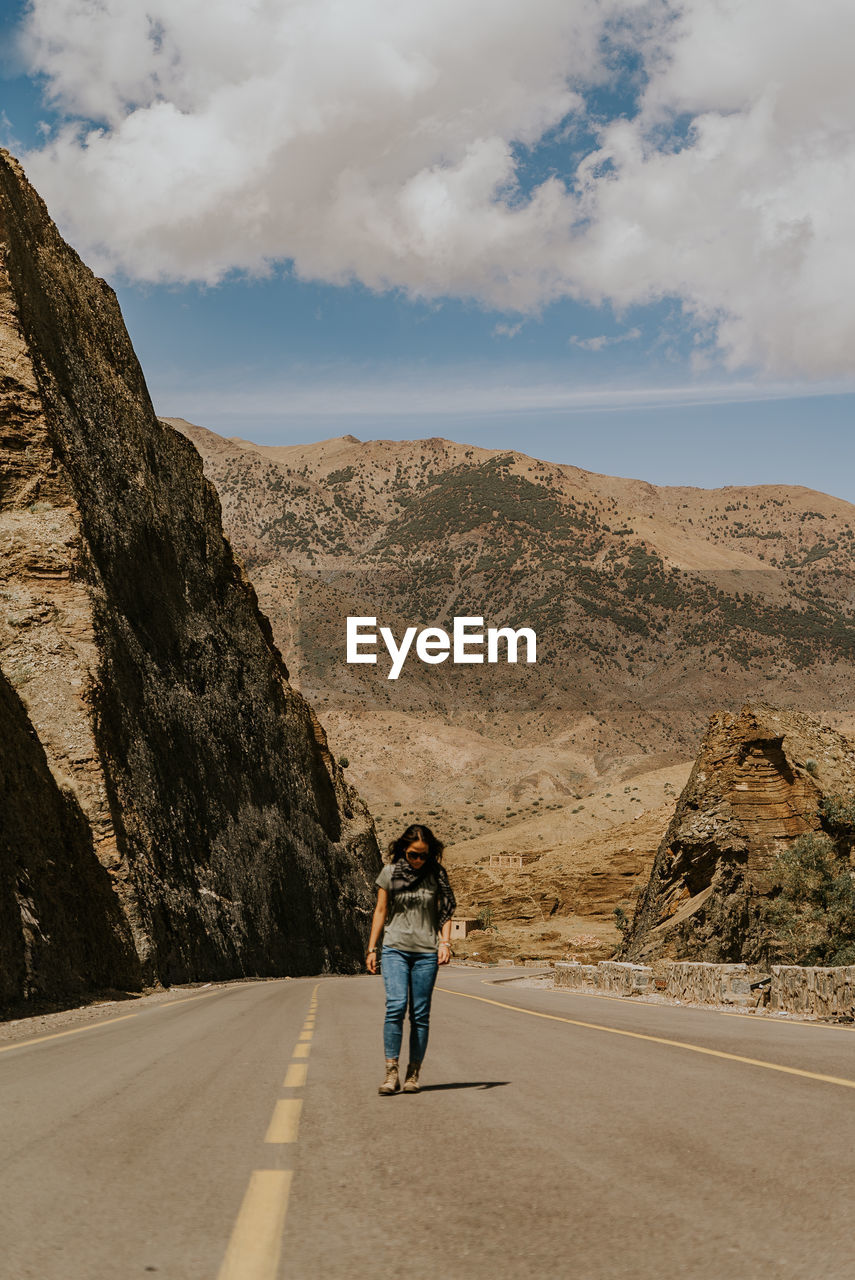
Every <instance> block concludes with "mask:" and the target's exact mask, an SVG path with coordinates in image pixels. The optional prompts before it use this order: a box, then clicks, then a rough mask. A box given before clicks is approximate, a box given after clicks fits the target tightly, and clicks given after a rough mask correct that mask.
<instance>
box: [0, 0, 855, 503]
mask: <svg viewBox="0 0 855 1280" xmlns="http://www.w3.org/2000/svg"><path fill="white" fill-rule="evenodd" d="M853 47H855V6H853V5H852V4H851V0H817V2H816V3H815V4H812V5H805V4H804V3H803V0H525V2H524V3H523V0H455V2H454V3H453V4H452V3H451V2H450V0H431V4H430V5H425V4H424V3H423V0H418V2H416V0H241V3H238V2H237V0H30V3H28V4H21V3H15V2H14V0H0V142H2V144H3V145H5V146H7V147H9V149H10V150H12V151H13V152H14V153H15V154H16V155H17V156H18V157H19V158H20V159H21V161H22V162H23V164H24V167H25V169H26V171H27V173H28V175H29V177H30V179H31V180H32V181H33V183H34V184H35V186H36V187H37V188H38V190H39V191H40V192H41V194H42V195H43V196H44V198H45V199H46V201H47V203H48V207H49V208H50V210H51V212H52V214H53V216H54V218H55V219H56V221H57V222H58V224H59V226H60V229H61V230H62V231H63V234H64V235H65V236H66V238H67V239H69V240H70V242H71V243H72V244H73V245H74V246H75V248H77V250H78V251H79V252H80V253H81V255H82V256H83V257H84V259H85V260H86V261H87V262H88V263H89V264H90V265H91V266H92V267H93V269H95V270H96V271H98V273H99V274H102V275H104V276H105V278H107V279H108V280H109V281H110V283H111V284H112V285H113V287H114V288H115V289H116V290H117V293H118V295H119V299H120V302H121V305H122V308H123V311H124V314H125V319H126V322H127V324H128V328H129V330H130V333H131V337H132V339H133V341H134V344H135V346H136V349H137V353H138V355H139V357H140V359H141V362H142V365H143V368H144V370H145V373H146V377H147V379H148V383H149V388H150V390H151V393H152V397H153V399H154V402H155V406H156V408H157V409H158V411H159V412H160V413H162V414H164V415H172V416H181V417H185V418H188V419H189V420H190V421H193V422H198V423H201V424H202V425H205V426H208V427H210V428H211V429H212V430H215V431H218V432H220V433H222V434H224V435H237V436H242V437H244V438H247V439H252V440H256V441H258V442H261V443H292V442H297V441H306V440H316V439H323V438H326V437H328V436H333V435H341V434H345V433H351V434H354V435H356V436H358V437H359V438H360V439H372V438H383V439H401V438H417V437H420V436H446V437H448V438H451V439H455V440H461V441H466V442H468V443H474V444H478V445H483V446H485V447H489V448H515V449H520V450H522V451H523V452H525V453H529V454H533V455H534V456H538V457H542V458H548V459H552V460H555V461H560V462H570V463H573V464H575V465H577V466H582V467H586V468H588V469H591V470H595V471H601V472H607V473H610V474H620V475H635V476H639V477H641V478H644V479H647V480H651V481H653V482H655V483H661V484H693V485H698V486H703V487H707V486H718V485H724V484H744V483H752V484H754V483H792V484H805V485H809V486H811V487H813V488H818V489H821V490H824V491H826V492H830V493H834V494H836V495H837V496H839V497H844V498H847V499H848V500H850V501H853V502H855V432H853V431H852V429H851V428H852V426H853V425H855V369H853V353H855V305H853V290H855V239H853V237H852V235H851V231H850V224H851V210H852V208H853V207H855V96H853V94H852V92H851V49H852V48H853Z"/></svg>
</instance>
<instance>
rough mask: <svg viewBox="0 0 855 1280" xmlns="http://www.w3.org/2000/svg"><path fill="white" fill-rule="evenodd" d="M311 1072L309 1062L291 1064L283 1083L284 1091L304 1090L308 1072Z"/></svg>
mask: <svg viewBox="0 0 855 1280" xmlns="http://www.w3.org/2000/svg"><path fill="white" fill-rule="evenodd" d="M308 1070H309V1064H308V1062H291V1063H289V1065H288V1070H287V1071H286V1073H285V1079H284V1080H283V1081H282V1088H283V1089H302V1088H303V1085H304V1084H305V1083H306V1072H307V1071H308Z"/></svg>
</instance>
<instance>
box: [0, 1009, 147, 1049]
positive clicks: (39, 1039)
mask: <svg viewBox="0 0 855 1280" xmlns="http://www.w3.org/2000/svg"><path fill="white" fill-rule="evenodd" d="M136 1017H137V1014H135V1013H123V1014H122V1016H121V1017H120V1018H105V1019H104V1021H103V1022H90V1023H89V1025H88V1026H86V1027H72V1028H71V1029H70V1030H69V1031H52V1032H51V1034H50V1035H48V1036H35V1037H34V1038H33V1039H32V1040H18V1041H17V1042H16V1043H15V1044H4V1045H0V1053H11V1051H12V1050H13V1049H25V1048H26V1047H27V1045H30V1044H44V1042H45V1040H59V1039H60V1038H61V1037H62V1036H77V1035H80V1033H81V1031H97V1030H98V1028H99V1027H112V1025H113V1023H115V1022H127V1020H128V1018H136Z"/></svg>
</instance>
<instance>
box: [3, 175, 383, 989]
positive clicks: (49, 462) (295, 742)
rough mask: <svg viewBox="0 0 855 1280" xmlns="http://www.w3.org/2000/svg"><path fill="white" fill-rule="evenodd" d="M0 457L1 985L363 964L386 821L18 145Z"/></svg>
mask: <svg viewBox="0 0 855 1280" xmlns="http://www.w3.org/2000/svg"><path fill="white" fill-rule="evenodd" d="M0 468H2V470H1V471H0V477H1V478H0V553H2V558H0V596H2V608H0V665H2V673H3V679H2V682H0V721H1V722H0V741H2V742H3V756H2V757H0V758H2V763H3V778H2V787H3V795H2V799H3V806H2V808H3V811H2V815H0V1001H4V1002H9V1001H12V1000H15V999H19V998H21V997H24V998H26V997H28V996H33V995H42V996H45V997H60V996H63V995H68V994H69V993H71V992H74V991H80V990H84V989H87V988H92V987H96V986H106V985H115V986H122V987H128V986H132V985H137V986H139V985H141V984H144V983H149V982H156V981H162V982H174V981H182V980H190V979H197V978H203V977H204V978H213V977H228V976H238V975H241V974H280V973H287V972H290V973H298V972H300V973H305V972H314V971H318V970H321V969H324V968H345V969H347V968H353V967H355V965H356V964H357V962H358V958H359V957H360V955H361V951H362V936H363V933H364V931H365V926H366V919H365V917H366V913H367V912H368V910H369V907H370V885H371V880H372V879H373V875H374V874H375V872H376V869H377V868H378V867H379V854H378V851H377V846H376V841H375V838H374V833H373V826H372V823H371V819H370V817H369V815H368V813H367V810H366V809H365V807H364V805H363V804H362V802H361V801H360V800H359V798H358V796H357V795H356V794H355V792H353V791H352V789H351V788H349V787H348V786H347V784H346V783H345V782H344V780H343V778H342V775H341V771H340V769H339V768H338V766H337V765H336V763H335V762H334V760H333V759H332V757H331V755H330V752H329V750H328V749H327V746H326V740H325V736H324V733H323V730H322V729H321V727H320V725H319V724H318V722H317V720H316V718H315V716H314V714H313V712H312V710H311V708H310V707H309V706H308V704H307V703H306V702H305V701H304V700H303V699H302V698H301V697H300V696H299V695H298V694H297V693H296V692H295V691H294V690H292V689H291V688H290V687H289V684H288V679H287V671H286V669H285V667H284V664H283V662H282V659H281V656H280V654H279V651H278V650H277V648H276V647H275V645H274V643H273V639H272V634H271V631H270V627H269V624H268V622H267V620H266V618H264V617H263V616H262V614H261V613H260V611H259V609H258V604H257V599H256V596H255V592H254V591H253V589H252V587H251V586H250V585H249V584H248V582H247V580H246V578H245V577H244V574H243V572H242V570H241V568H240V566H239V565H238V563H237V562H236V561H235V559H234V557H233V555H232V551H231V548H230V546H229V544H228V542H227V541H226V539H225V537H224V535H223V531H222V525H221V520H220V507H219V501H218V499H217V496H216V493H215V491H214V489H213V487H212V486H211V485H210V484H209V483H208V482H207V481H206V480H205V479H204V478H203V474H202V463H201V460H200V458H199V456H198V454H197V453H196V450H195V449H194V448H193V446H192V445H191V444H190V443H189V442H188V441H187V440H186V439H184V437H182V436H181V435H179V434H178V433H177V432H176V431H174V430H172V429H171V428H170V427H168V426H165V425H164V424H162V423H161V422H159V421H158V419H157V417H156V416H155V413H154V411H153V408H152V405H151V402H150V399H149V396H148V392H147V390H146V386H145V382H144V379H143V375H142V372H141V370H140V367H139V364H138V362H137V360H136V357H135V355H134V352H133V348H132V346H131V343H130V340H129V338H128V335H127V333H126V330H125V327H124V324H123V322H122V318H121V313H120V311H119V307H118V303H117V301H116V298H115V295H114V294H113V292H112V290H111V289H110V288H109V287H108V286H107V285H106V284H105V283H104V282H103V281H102V280H98V279H96V278H95V277H94V276H93V274H92V273H91V272H90V271H89V270H88V269H87V268H86V267H85V265H84V264H83V263H82V262H81V261H80V259H79V258H78V256H77V255H76V254H75V253H74V251H73V250H72V249H70V248H69V247H68V246H67V245H66V244H65V243H64V242H63V240H62V239H61V238H60V236H59V233H58V232H57V230H56V228H55V227H54V225H53V223H52V222H51V220H50V218H49V216H48V213H47V211H46V209H45V206H44V204H43V203H42V201H41V200H40V199H39V197H38V196H37V194H36V193H35V192H34V191H33V189H32V188H31V187H30V186H29V185H28V183H27V181H26V179H25V177H24V175H23V172H22V171H21V169H20V166H19V165H18V164H17V162H16V161H15V160H14V159H12V157H10V156H9V155H8V154H7V153H5V152H0Z"/></svg>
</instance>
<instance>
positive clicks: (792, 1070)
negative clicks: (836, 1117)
mask: <svg viewBox="0 0 855 1280" xmlns="http://www.w3.org/2000/svg"><path fill="white" fill-rule="evenodd" d="M437 991H444V992H445V993H446V995H450V996H460V997H461V998H462V999H463V1000H478V1001H480V1002H481V1004H492V1005H495V1006H496V1008H498V1009H510V1010H511V1011H512V1012H513V1013H525V1014H528V1016H529V1017H530V1018H546V1019H547V1020H548V1021H549V1022H565V1023H567V1025H568V1026H571V1027H587V1028H588V1029H589V1030H590V1031H604V1032H605V1033H606V1034H607V1035H611V1036H628V1037H629V1039H631V1040H647V1041H648V1042H649V1043H650V1044H666V1045H669V1046H670V1047H671V1048H672V1049H688V1050H689V1052H690V1053H703V1054H706V1056H707V1057H710V1058H724V1059H726V1060H727V1061H728V1062H743V1063H745V1064H746V1065H747V1066H750V1067H763V1068H765V1070H766V1071H781V1072H783V1073H784V1074H785V1075H788V1076H802V1077H803V1078H804V1079H806V1080H820V1081H822V1083H823V1084H836V1085H839V1086H841V1087H842V1088H844V1089H855V1080H846V1079H844V1078H843V1077H842V1076H825V1075H821V1074H820V1073H819V1072H818V1071H803V1070H802V1069H801V1068H800V1067H785V1066H782V1065H781V1063H778V1062H766V1061H764V1060H763V1059H762V1058H746V1057H743V1056H742V1054H739V1053H725V1051H724V1050H723V1049H707V1048H705V1047H704V1046H703V1045H699V1044H689V1043H687V1042H686V1041H685V1040H669V1039H667V1038H666V1037H664V1036H650V1035H645V1034H644V1032H641V1031H624V1030H622V1029H621V1028H619V1027H604V1026H602V1025H601V1024H600V1023H597V1022H583V1021H582V1020H581V1019H579V1018H564V1017H561V1016H560V1015H559V1014H557V1013H540V1012H539V1011H538V1010H536V1009H524V1008H522V1006H520V1005H517V1004H503V1003H502V1001H501V1000H489V999H488V998H487V997H486V996H473V995H470V994H469V992H467V991H452V990H451V988H450V987H437Z"/></svg>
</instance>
